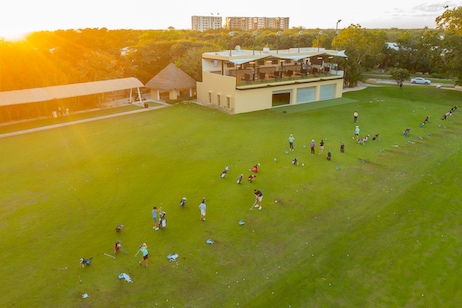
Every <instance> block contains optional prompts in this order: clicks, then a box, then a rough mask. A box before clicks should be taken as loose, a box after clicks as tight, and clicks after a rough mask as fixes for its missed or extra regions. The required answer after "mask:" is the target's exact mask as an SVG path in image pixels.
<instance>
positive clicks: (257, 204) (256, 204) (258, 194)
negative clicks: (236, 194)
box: [253, 189, 263, 210]
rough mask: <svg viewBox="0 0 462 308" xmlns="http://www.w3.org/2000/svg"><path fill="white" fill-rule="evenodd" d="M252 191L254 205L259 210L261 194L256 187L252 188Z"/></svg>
mask: <svg viewBox="0 0 462 308" xmlns="http://www.w3.org/2000/svg"><path fill="white" fill-rule="evenodd" d="M253 193H254V194H255V207H258V209H259V210H261V200H262V199H263V194H262V192H261V191H259V190H258V189H254V190H253Z"/></svg>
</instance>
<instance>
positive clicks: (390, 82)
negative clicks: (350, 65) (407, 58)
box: [366, 78, 454, 87]
mask: <svg viewBox="0 0 462 308" xmlns="http://www.w3.org/2000/svg"><path fill="white" fill-rule="evenodd" d="M366 82H367V83H372V84H374V83H383V84H391V85H397V83H396V81H395V80H391V79H380V78H369V79H368V80H367V81H366ZM403 85H404V86H427V85H424V84H414V83H411V82H410V81H404V82H403ZM438 85H439V86H442V87H453V86H454V84H453V83H438V82H432V83H431V84H430V86H435V87H436V86H438Z"/></svg>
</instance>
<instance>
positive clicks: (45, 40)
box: [0, 7, 462, 91]
mask: <svg viewBox="0 0 462 308" xmlns="http://www.w3.org/2000/svg"><path fill="white" fill-rule="evenodd" d="M461 16H462V7H457V8H454V9H450V8H446V11H445V12H444V13H443V14H442V15H441V16H439V17H438V18H436V20H435V22H436V26H437V27H436V29H428V28H425V29H408V30H406V29H396V28H390V29H365V28H362V27H361V26H360V25H350V26H348V27H347V28H344V29H341V30H340V31H339V33H338V35H336V32H335V30H334V29H324V30H321V29H301V28H292V29H289V30H286V31H283V32H282V34H281V35H279V36H278V33H277V32H278V30H277V29H261V30H258V34H257V35H256V36H253V31H241V30H233V32H234V36H232V37H231V36H229V32H230V31H229V30H228V29H216V30H209V31H205V32H198V31H191V30H174V29H171V30H124V29H122V30H108V29H106V28H99V29H91V28H87V29H77V30H75V29H73V30H58V31H40V32H34V33H32V34H30V35H29V36H28V37H27V38H26V40H24V41H19V42H8V41H5V40H1V39H0V91H9V90H19V89H28V88H37V87H46V86H52V85H62V84H71V83H79V82H89V81H97V80H106V79H114V78H123V77H137V78H138V79H140V80H141V81H142V82H143V83H146V82H147V81H148V80H150V79H151V78H152V77H153V76H155V75H156V74H157V73H159V72H160V71H161V70H162V69H163V68H165V67H166V66H167V65H168V64H169V63H175V64H176V65H177V66H178V67H180V68H181V69H183V70H184V71H185V72H186V73H187V74H189V75H190V76H191V77H193V78H194V79H196V80H201V54H202V53H203V52H206V51H219V50H225V49H229V47H230V46H231V48H235V46H236V45H240V46H241V48H243V49H252V48H255V49H256V50H262V49H263V47H265V46H268V47H269V48H270V49H276V48H279V49H287V48H296V47H298V46H301V47H306V46H313V47H318V43H319V47H323V48H326V49H333V48H334V47H336V48H337V49H338V50H346V52H345V53H346V54H347V55H348V59H345V60H339V65H340V67H341V68H342V69H344V71H345V82H346V84H347V86H354V85H356V84H357V82H358V81H360V80H363V79H364V78H365V77H364V73H365V72H366V71H368V70H370V69H372V68H375V67H381V68H383V69H388V68H403V69H407V70H409V71H410V72H423V73H429V74H434V75H437V76H441V77H448V78H450V77H452V78H455V79H456V83H458V84H462V17H461ZM300 31H303V33H300ZM321 31H322V34H321ZM391 40H392V41H394V42H396V43H397V45H398V49H397V50H395V49H393V48H389V47H387V45H386V42H387V41H391Z"/></svg>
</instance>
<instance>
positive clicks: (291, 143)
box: [289, 134, 343, 165]
mask: <svg viewBox="0 0 462 308" xmlns="http://www.w3.org/2000/svg"><path fill="white" fill-rule="evenodd" d="M294 140H295V138H294V136H293V135H292V134H290V135H289V151H294ZM342 144H343V143H342ZM310 148H311V155H314V154H315V152H316V142H315V141H314V139H312V140H311V143H310ZM323 154H324V140H321V142H320V143H319V155H323ZM331 155H332V154H331V150H329V151H328V152H327V160H330V158H331ZM297 162H298V158H295V159H293V160H292V164H294V165H296V164H297Z"/></svg>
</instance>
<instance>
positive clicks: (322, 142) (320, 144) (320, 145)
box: [319, 140, 324, 155]
mask: <svg viewBox="0 0 462 308" xmlns="http://www.w3.org/2000/svg"><path fill="white" fill-rule="evenodd" d="M323 151H324V140H321V142H320V143H319V155H322V153H323Z"/></svg>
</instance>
